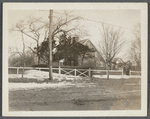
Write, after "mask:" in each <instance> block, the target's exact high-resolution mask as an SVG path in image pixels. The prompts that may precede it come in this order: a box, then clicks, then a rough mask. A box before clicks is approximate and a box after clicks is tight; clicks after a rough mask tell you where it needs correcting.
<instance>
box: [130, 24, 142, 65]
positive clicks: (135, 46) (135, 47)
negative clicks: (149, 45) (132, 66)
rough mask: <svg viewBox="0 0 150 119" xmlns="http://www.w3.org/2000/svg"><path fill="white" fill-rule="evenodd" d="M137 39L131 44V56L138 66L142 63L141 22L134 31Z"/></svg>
mask: <svg viewBox="0 0 150 119" xmlns="http://www.w3.org/2000/svg"><path fill="white" fill-rule="evenodd" d="M133 33H134V36H135V39H134V41H133V42H132V44H131V50H130V58H131V60H132V62H135V63H136V65H137V66H140V65H141V25H140V23H138V24H136V25H135V30H134V31H133Z"/></svg>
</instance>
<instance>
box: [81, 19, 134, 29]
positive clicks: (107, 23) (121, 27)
mask: <svg viewBox="0 0 150 119" xmlns="http://www.w3.org/2000/svg"><path fill="white" fill-rule="evenodd" d="M83 19H84V20H88V21H92V22H97V23H104V24H107V25H111V26H115V27H120V28H124V29H128V30H131V31H134V30H133V29H131V28H126V27H123V26H117V25H113V24H109V23H106V22H101V21H95V20H92V19H85V18H83Z"/></svg>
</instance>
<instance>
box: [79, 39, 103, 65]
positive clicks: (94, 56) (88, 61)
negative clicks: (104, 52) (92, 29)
mask: <svg viewBox="0 0 150 119" xmlns="http://www.w3.org/2000/svg"><path fill="white" fill-rule="evenodd" d="M79 42H80V43H81V44H83V45H85V46H88V47H89V48H90V49H93V50H94V51H95V52H90V55H91V57H89V58H84V59H83V60H82V58H83V57H82V56H78V66H89V67H92V68H96V67H99V68H104V67H105V65H104V63H103V61H102V59H103V58H102V56H101V55H100V53H99V51H98V50H97V48H96V47H95V45H94V44H93V43H92V42H91V40H90V39H84V40H80V41H79Z"/></svg>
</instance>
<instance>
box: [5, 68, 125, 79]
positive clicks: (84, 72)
mask: <svg viewBox="0 0 150 119" xmlns="http://www.w3.org/2000/svg"><path fill="white" fill-rule="evenodd" d="M8 70H9V74H21V73H22V72H23V67H8ZM11 70H12V71H11ZM13 70H14V71H13ZM24 70H41V71H48V70H49V68H41V67H25V68H24ZM52 70H53V72H54V73H58V74H59V75H60V74H64V75H70V76H84V77H91V76H92V75H106V74H107V72H108V71H107V70H97V69H90V68H89V69H71V68H61V67H59V68H52ZM109 72H110V75H123V70H109Z"/></svg>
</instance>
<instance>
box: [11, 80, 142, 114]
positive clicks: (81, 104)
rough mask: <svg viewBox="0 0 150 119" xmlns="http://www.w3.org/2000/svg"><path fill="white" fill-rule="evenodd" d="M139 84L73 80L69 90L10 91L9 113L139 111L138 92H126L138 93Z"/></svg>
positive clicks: (125, 81) (122, 81) (136, 82)
mask: <svg viewBox="0 0 150 119" xmlns="http://www.w3.org/2000/svg"><path fill="white" fill-rule="evenodd" d="M24 80H25V79H24ZM30 80H31V79H30ZM140 81H141V80H140V79H128V80H126V79H121V80H118V79H117V80H116V79H111V80H106V79H105V80H104V79H101V80H100V79H96V78H94V79H92V80H86V79H83V80H76V81H74V82H72V83H74V84H75V85H72V86H71V87H64V88H58V87H57V88H51V87H49V88H46V89H30V90H16V91H10V92H9V106H10V111H15V110H22V111H48V110H104V109H106V110H109V109H140V105H141V104H140V100H141V99H140V96H141V95H140V94H141V93H140V92H128V91H133V90H141V85H139V83H140ZM51 83H56V82H51ZM79 84H81V85H82V86H81V87H80V86H79ZM126 84H135V85H126ZM41 85H42V84H41Z"/></svg>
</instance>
